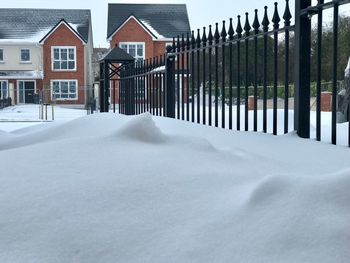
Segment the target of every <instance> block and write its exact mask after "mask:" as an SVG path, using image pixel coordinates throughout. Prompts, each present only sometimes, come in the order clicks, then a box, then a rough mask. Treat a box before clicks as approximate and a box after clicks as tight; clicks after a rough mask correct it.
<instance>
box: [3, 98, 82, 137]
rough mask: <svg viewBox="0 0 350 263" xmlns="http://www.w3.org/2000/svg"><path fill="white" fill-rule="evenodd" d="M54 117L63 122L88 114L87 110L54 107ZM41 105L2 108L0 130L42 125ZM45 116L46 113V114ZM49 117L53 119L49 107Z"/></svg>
mask: <svg viewBox="0 0 350 263" xmlns="http://www.w3.org/2000/svg"><path fill="white" fill-rule="evenodd" d="M53 113H54V114H53V115H54V116H53V117H54V120H55V121H56V122H59V123H62V122H66V121H70V120H73V119H76V118H79V117H83V116H85V115H87V111H86V110H80V109H71V108H63V107H57V106H55V107H54V111H53ZM39 114H40V108H39V105H33V104H26V105H17V106H13V107H8V108H5V109H2V110H0V130H2V131H7V132H11V131H14V130H18V129H22V128H26V127H30V126H36V125H42V124H44V123H45V121H42V120H40V115H39ZM44 116H45V115H44ZM47 119H48V121H52V108H51V106H49V107H48V109H47Z"/></svg>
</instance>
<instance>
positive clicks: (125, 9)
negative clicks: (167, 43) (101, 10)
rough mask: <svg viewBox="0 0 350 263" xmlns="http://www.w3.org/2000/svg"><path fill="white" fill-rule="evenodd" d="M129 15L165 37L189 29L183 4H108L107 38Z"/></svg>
mask: <svg viewBox="0 0 350 263" xmlns="http://www.w3.org/2000/svg"><path fill="white" fill-rule="evenodd" d="M131 15H134V16H135V17H136V18H137V19H139V20H140V21H141V22H142V21H144V22H145V23H147V24H149V25H151V27H152V28H153V29H155V30H156V31H157V32H158V33H159V34H160V35H162V36H164V37H166V38H172V37H174V36H177V35H181V34H182V33H186V32H189V31H191V27H190V22H189V19H188V14H187V8H186V5H185V4H109V6H108V29H107V38H108V37H110V36H111V35H112V34H113V33H114V32H115V30H116V29H117V28H119V27H120V26H121V25H122V24H123V23H124V22H125V21H126V20H127V19H128V18H129V17H130V16H131Z"/></svg>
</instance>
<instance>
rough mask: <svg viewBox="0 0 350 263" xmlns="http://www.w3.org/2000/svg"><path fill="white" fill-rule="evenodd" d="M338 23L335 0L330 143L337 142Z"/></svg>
mask: <svg viewBox="0 0 350 263" xmlns="http://www.w3.org/2000/svg"><path fill="white" fill-rule="evenodd" d="M338 23H339V5H338V3H337V2H335V3H334V14H333V88H332V144H337V94H338V92H337V88H338V85H337V84H338V76H337V65H338Z"/></svg>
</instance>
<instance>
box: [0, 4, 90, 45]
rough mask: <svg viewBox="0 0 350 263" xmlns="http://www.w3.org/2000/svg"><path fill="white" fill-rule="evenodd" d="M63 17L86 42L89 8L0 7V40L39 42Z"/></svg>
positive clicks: (88, 26)
mask: <svg viewBox="0 0 350 263" xmlns="http://www.w3.org/2000/svg"><path fill="white" fill-rule="evenodd" d="M62 19H64V20H65V21H66V22H67V23H68V24H69V25H70V26H71V27H72V28H73V29H74V30H76V31H77V32H78V33H79V35H80V36H81V37H82V38H83V40H85V41H86V42H87V41H89V39H88V38H89V28H90V26H91V12H90V10H81V9H74V10H73V9H22V8H0V40H8V41H15V40H22V41H26V42H27V41H28V42H39V41H40V40H41V39H42V38H43V37H44V36H45V35H46V34H47V33H48V32H49V31H50V30H51V29H52V28H54V27H55V26H56V25H57V23H59V22H60V21H61V20H62Z"/></svg>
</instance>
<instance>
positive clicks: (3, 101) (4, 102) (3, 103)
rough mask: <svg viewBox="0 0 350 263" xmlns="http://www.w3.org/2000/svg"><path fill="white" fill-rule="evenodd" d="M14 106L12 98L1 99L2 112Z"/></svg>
mask: <svg viewBox="0 0 350 263" xmlns="http://www.w3.org/2000/svg"><path fill="white" fill-rule="evenodd" d="M11 105H12V100H11V98H6V99H0V110H1V109H4V108H6V107H9V106H11Z"/></svg>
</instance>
